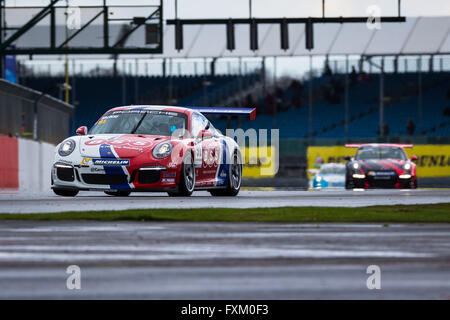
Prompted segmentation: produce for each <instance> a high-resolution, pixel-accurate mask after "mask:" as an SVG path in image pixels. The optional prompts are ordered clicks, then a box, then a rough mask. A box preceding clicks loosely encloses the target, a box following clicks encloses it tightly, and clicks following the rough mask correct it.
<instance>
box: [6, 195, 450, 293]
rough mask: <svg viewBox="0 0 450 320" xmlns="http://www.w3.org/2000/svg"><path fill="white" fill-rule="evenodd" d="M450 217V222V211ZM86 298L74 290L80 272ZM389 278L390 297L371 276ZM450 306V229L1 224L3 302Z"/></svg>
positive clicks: (274, 200) (64, 204) (10, 201)
mask: <svg viewBox="0 0 450 320" xmlns="http://www.w3.org/2000/svg"><path fill="white" fill-rule="evenodd" d="M449 196H450V190H373V191H364V192H358V191H343V190H342V191H326V192H305V191H295V190H290V191H289V190H278V191H267V190H266V191H249V190H243V191H242V192H241V193H240V195H239V196H238V197H237V198H213V197H210V196H209V194H208V193H206V192H196V193H194V196H193V197H191V198H169V197H167V196H166V195H164V194H136V195H133V196H131V197H129V198H114V197H109V196H105V195H103V194H102V193H80V196H78V197H76V198H62V197H56V196H54V195H53V194H51V193H46V194H21V193H15V192H3V193H1V194H0V212H51V211H69V210H78V211H84V210H105V209H115V210H117V209H128V208H161V207H162V208H164V207H166V208H167V207H171V208H195V207H232V208H233V207H242V208H245V207H271V206H366V205H377V204H378V205H380V204H400V203H401V204H416V203H438V202H448V201H449ZM449 214H450V213H449ZM73 264H75V265H78V266H80V267H81V272H82V281H81V286H82V289H81V290H68V289H66V278H67V276H68V275H67V274H66V273H65V270H66V268H67V266H69V265H73ZM369 265H378V266H379V267H380V268H381V272H382V273H381V286H382V287H381V290H369V289H367V287H366V280H367V277H368V276H369V275H368V274H366V269H367V267H368V266H369ZM14 298H32V299H38V298H39V299H55V298H58V299H60V298H61V299H80V298H84V299H108V298H111V299H119V298H120V299H335V298H336V299H450V225H449V224H423V225H420V224H389V225H382V224H275V223H272V224H268V223H238V224H237V223H154V222H153V223H152V222H145V223H144V222H141V223H139V222H69V221H68V222H43V221H41V222H33V221H0V299H14Z"/></svg>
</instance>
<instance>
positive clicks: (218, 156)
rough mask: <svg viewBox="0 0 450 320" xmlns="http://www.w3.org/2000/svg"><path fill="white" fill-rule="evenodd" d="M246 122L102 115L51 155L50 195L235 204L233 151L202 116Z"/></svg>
mask: <svg viewBox="0 0 450 320" xmlns="http://www.w3.org/2000/svg"><path fill="white" fill-rule="evenodd" d="M202 113H204V114H227V115H249V116H250V119H254V117H255V109H251V108H230V109H227V108H207V107H198V108H182V107H169V106H127V107H118V108H114V109H111V110H109V111H108V112H106V113H105V114H104V115H103V116H102V117H101V118H100V119H99V120H98V121H97V122H96V123H95V125H94V126H93V127H92V128H91V130H90V131H89V132H88V130H87V127H84V126H83V127H80V128H79V129H77V131H76V132H77V134H78V135H77V136H73V137H70V138H68V139H66V140H64V141H63V142H61V143H60V144H59V145H58V146H57V147H56V152H55V159H54V164H53V168H52V177H51V181H52V189H53V191H54V192H55V193H56V194H57V195H61V196H75V195H77V194H78V192H79V191H81V190H102V191H105V193H106V194H109V195H114V196H128V195H129V194H130V193H131V192H132V191H164V192H167V193H168V194H169V195H170V196H190V195H191V194H192V192H193V191H194V190H208V191H209V192H210V193H211V194H212V195H213V196H236V195H237V194H238V192H239V189H240V186H241V180H242V160H241V159H242V158H241V151H240V149H239V146H238V144H237V143H236V142H235V141H234V140H233V139H232V138H230V137H227V136H224V135H222V134H221V133H220V132H219V131H218V130H216V129H215V128H214V126H213V125H212V124H211V123H210V121H209V120H208V119H207V118H206V117H205V116H204V115H203V114H202Z"/></svg>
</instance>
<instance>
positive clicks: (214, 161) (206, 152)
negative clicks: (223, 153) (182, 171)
mask: <svg viewBox="0 0 450 320" xmlns="http://www.w3.org/2000/svg"><path fill="white" fill-rule="evenodd" d="M202 130H208V131H209V132H210V133H211V136H210V137H207V138H204V139H199V138H197V137H198V134H199V133H200V131H202ZM192 136H193V137H194V149H195V160H196V161H195V167H196V170H195V173H196V186H197V187H209V186H214V185H215V182H216V173H217V169H218V163H219V156H220V149H219V148H220V146H219V139H218V138H217V136H216V133H215V130H214V128H213V127H210V123H209V121H208V119H206V118H205V117H204V116H203V115H201V114H199V113H194V114H193V115H192Z"/></svg>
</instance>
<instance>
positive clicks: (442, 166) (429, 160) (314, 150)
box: [307, 145, 450, 178]
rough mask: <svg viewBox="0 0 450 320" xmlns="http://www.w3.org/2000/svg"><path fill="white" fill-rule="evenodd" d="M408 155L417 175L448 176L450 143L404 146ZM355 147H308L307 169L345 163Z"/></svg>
mask: <svg viewBox="0 0 450 320" xmlns="http://www.w3.org/2000/svg"><path fill="white" fill-rule="evenodd" d="M405 151H406V153H407V154H408V157H411V156H412V155H416V156H417V157H418V158H419V159H418V160H417V161H416V164H417V176H418V177H419V178H420V177H447V176H450V145H416V146H414V147H413V148H405ZM355 152H356V148H346V147H344V146H332V147H315V146H313V147H308V151H307V157H308V169H317V168H318V163H321V162H323V163H332V162H334V163H345V162H346V161H345V159H344V157H345V156H351V157H353V156H354V155H355Z"/></svg>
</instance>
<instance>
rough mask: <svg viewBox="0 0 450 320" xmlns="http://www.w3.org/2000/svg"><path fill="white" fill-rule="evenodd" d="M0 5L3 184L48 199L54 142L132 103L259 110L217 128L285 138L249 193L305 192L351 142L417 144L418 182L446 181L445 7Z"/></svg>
mask: <svg viewBox="0 0 450 320" xmlns="http://www.w3.org/2000/svg"><path fill="white" fill-rule="evenodd" d="M0 4H1V5H0V10H1V12H0V17H1V21H0V26H1V30H0V34H1V36H0V40H1V48H0V58H1V78H2V80H0V134H1V135H2V136H0V149H1V150H2V154H1V155H0V163H1V166H0V178H1V180H0V188H2V189H3V188H7V189H32V190H41V189H42V190H46V189H47V188H48V187H49V183H50V182H49V180H50V178H49V177H50V173H49V172H50V166H51V160H52V156H53V148H54V146H55V145H56V144H58V143H59V142H61V141H62V140H63V139H65V138H66V137H67V136H70V135H73V134H74V131H75V130H76V128H78V127H79V126H81V125H86V126H88V127H89V128H90V127H91V126H92V125H93V124H94V123H95V122H96V121H97V119H98V118H99V117H100V116H101V115H102V114H103V113H104V112H105V111H106V110H108V109H110V108H112V107H115V106H119V105H130V104H145V105H177V106H218V107H255V108H256V109H257V117H256V120H253V121H250V120H247V119H242V118H227V117H215V118H211V121H212V122H213V123H214V125H215V127H217V128H218V129H219V130H221V131H222V132H225V130H226V128H227V127H228V128H243V129H244V130H246V129H249V128H254V129H256V130H259V129H269V131H270V129H279V137H280V141H279V144H278V146H277V147H276V148H277V150H274V149H273V148H272V149H271V154H270V155H269V156H268V158H271V159H265V158H264V157H265V156H263V157H260V159H259V164H258V165H256V167H257V168H258V167H260V166H264V165H266V166H269V167H271V166H273V157H274V156H275V155H276V154H278V156H279V170H278V172H273V174H272V175H270V176H261V175H260V170H255V166H247V167H246V169H245V171H244V175H245V181H244V185H245V186H249V187H253V186H254V187H300V188H308V186H310V185H309V183H308V180H310V179H312V172H313V171H312V170H311V169H317V168H318V166H319V167H320V165H321V164H323V163H344V162H345V160H344V156H345V155H352V154H351V152H352V150H345V149H343V145H344V144H345V143H348V142H392V143H413V144H414V145H415V147H414V148H413V149H412V150H408V153H410V155H412V154H414V155H417V156H418V157H419V160H418V162H417V164H418V176H419V179H420V180H419V181H421V182H419V186H421V187H443V186H447V187H448V186H450V179H449V177H450V55H449V53H450V5H449V3H448V1H437V0H436V1H432V2H431V3H428V4H427V6H425V5H424V3H423V2H421V1H407V2H406V1H397V0H395V1H390V0H385V1H360V0H358V1H354V0H345V1H336V0H326V1H322V0H314V1H290V0H283V1H277V2H276V3H275V2H273V1H265V0H253V1H241V0H239V1H236V0H233V1H226V2H224V1H215V0H214V1H211V0H209V1H203V0H190V1H187V0H178V1H176V0H164V1H126V3H124V1H76V0H73V1H55V0H52V1H25V0H24V1H0ZM311 17H312V18H311ZM368 17H369V19H368ZM366 20H368V22H367V21H366Z"/></svg>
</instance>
